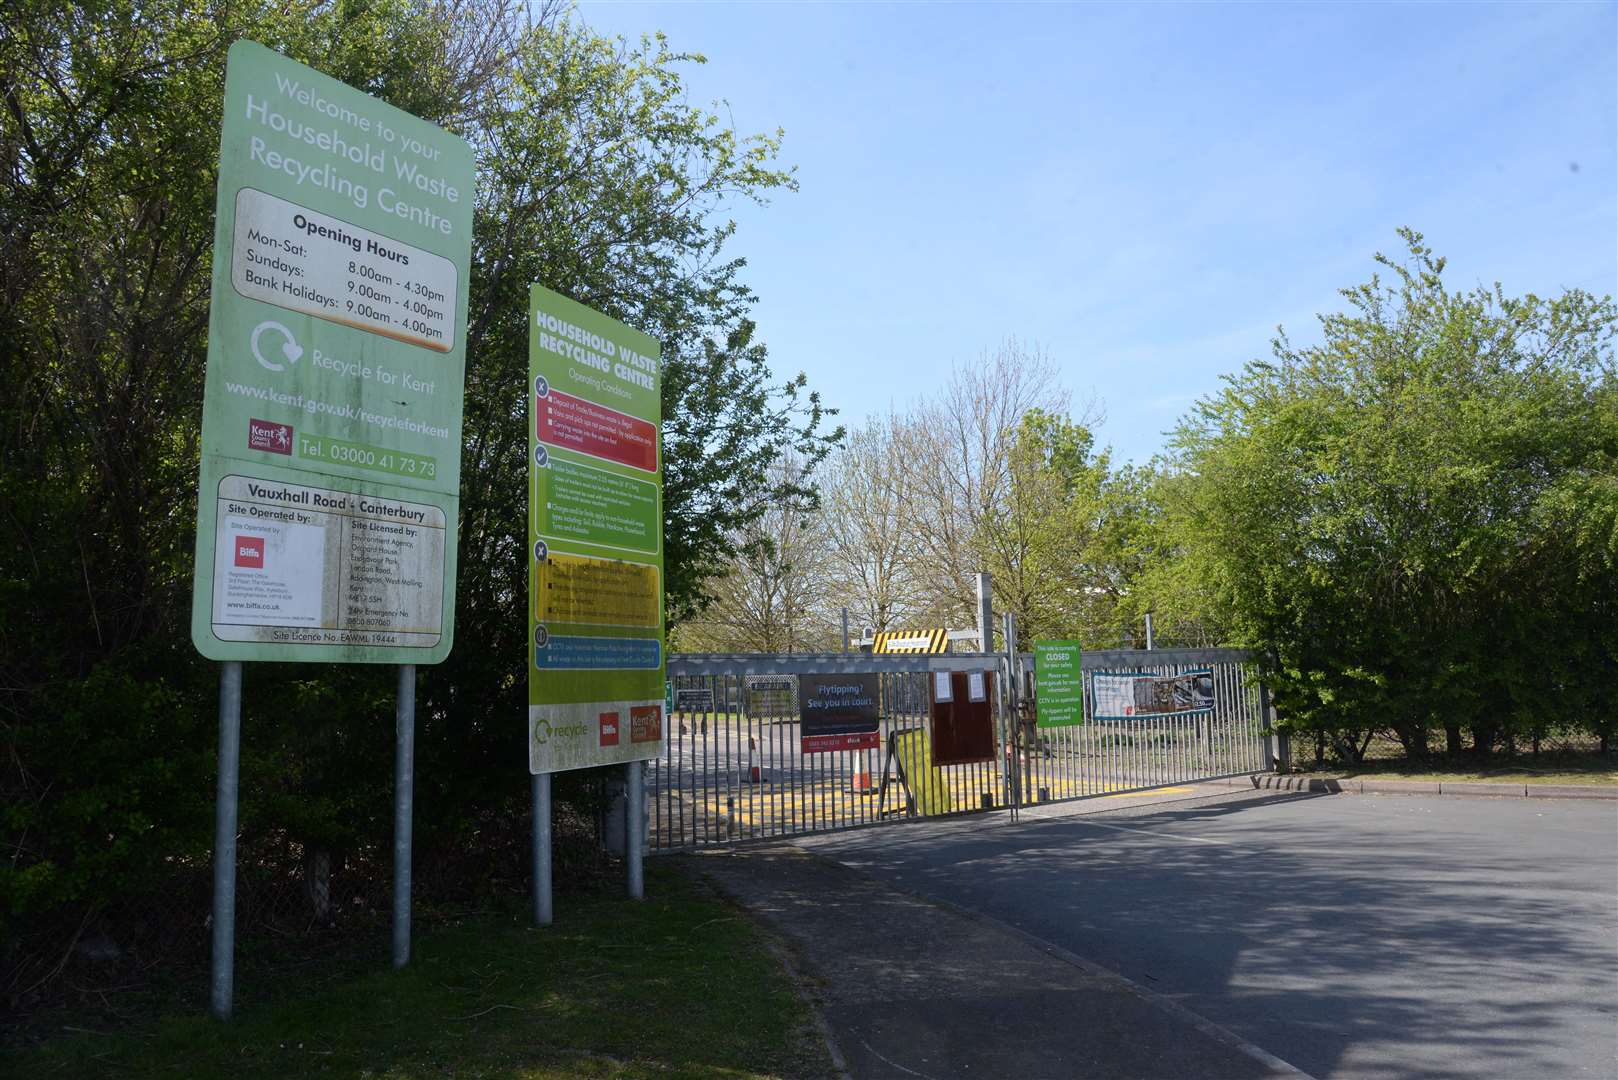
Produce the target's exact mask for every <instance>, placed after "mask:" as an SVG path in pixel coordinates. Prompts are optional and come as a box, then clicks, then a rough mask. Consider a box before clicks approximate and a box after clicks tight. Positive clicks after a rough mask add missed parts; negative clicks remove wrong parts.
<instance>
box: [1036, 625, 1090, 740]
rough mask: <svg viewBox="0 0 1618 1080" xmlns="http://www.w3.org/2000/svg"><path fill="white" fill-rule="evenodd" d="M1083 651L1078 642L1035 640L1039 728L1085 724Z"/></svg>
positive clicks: (1037, 718)
mask: <svg viewBox="0 0 1618 1080" xmlns="http://www.w3.org/2000/svg"><path fill="white" fill-rule="evenodd" d="M1082 660H1083V654H1082V653H1081V652H1080V650H1079V643H1078V642H1077V641H1036V642H1034V701H1035V702H1036V704H1037V706H1038V715H1037V717H1036V719H1035V724H1036V725H1037V726H1039V727H1073V726H1075V725H1078V724H1083V723H1084V672H1083V671H1082V670H1081V668H1080V664H1081V661H1082Z"/></svg>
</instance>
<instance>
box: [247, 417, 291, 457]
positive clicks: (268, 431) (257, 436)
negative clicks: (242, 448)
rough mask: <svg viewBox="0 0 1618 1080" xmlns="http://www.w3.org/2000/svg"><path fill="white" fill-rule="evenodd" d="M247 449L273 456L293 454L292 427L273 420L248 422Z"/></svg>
mask: <svg viewBox="0 0 1618 1080" xmlns="http://www.w3.org/2000/svg"><path fill="white" fill-rule="evenodd" d="M247 448H248V449H249V450H268V451H269V452H270V453H272V454H286V455H288V456H291V454H292V426H291V425H290V424H277V423H276V422H275V421H273V420H248V421H247Z"/></svg>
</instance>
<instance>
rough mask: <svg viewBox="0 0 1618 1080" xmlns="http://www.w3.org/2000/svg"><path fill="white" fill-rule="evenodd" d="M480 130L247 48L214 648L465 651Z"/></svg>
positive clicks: (208, 445)
mask: <svg viewBox="0 0 1618 1080" xmlns="http://www.w3.org/2000/svg"><path fill="white" fill-rule="evenodd" d="M472 178H473V161H472V150H471V148H470V147H469V146H467V144H466V143H465V141H463V140H462V139H460V138H458V137H457V136H455V135H451V134H450V133H449V132H447V131H444V130H442V129H440V128H437V127H434V126H433V125H432V124H429V123H427V122H426V121H424V120H421V119H419V118H417V117H414V116H411V115H410V114H408V113H405V112H401V111H400V110H398V109H396V108H394V107H393V106H391V105H387V104H384V103H383V102H380V101H378V100H376V99H375V98H372V97H370V96H368V95H366V94H363V93H361V92H360V91H358V90H355V89H353V88H352V87H349V86H345V85H343V84H342V83H340V82H337V81H336V80H334V79H330V78H328V77H326V76H325V75H322V74H320V73H319V72H317V71H314V70H312V69H310V68H307V67H304V66H303V65H302V64H298V63H295V62H294V61H291V60H288V59H287V58H286V57H284V56H281V55H280V54H279V53H275V52H272V51H271V50H269V49H266V48H264V47H263V46H262V45H258V44H255V43H254V42H251V41H238V42H237V43H236V44H235V45H233V46H231V50H230V57H229V62H228V66H227V68H226V75H225V113H224V127H223V131H222V134H221V137H220V148H219V194H218V208H217V222H216V226H215V234H214V262H213V306H212V311H211V314H210V317H209V325H208V370H207V389H206V392H205V394H206V396H205V398H204V401H203V412H202V475H201V481H200V485H199V490H198V505H197V561H196V574H195V579H194V582H195V586H194V592H193V602H192V609H191V637H192V640H193V641H194V642H195V643H196V646H197V649H198V650H199V651H200V652H201V653H202V654H203V655H204V656H207V657H209V658H210V659H214V660H324V661H338V662H369V663H405V664H433V663H437V662H438V661H440V660H442V659H444V657H445V656H447V655H448V654H449V650H450V644H451V641H452V636H453V625H452V624H453V618H454V611H455V527H456V521H457V518H458V502H459V491H460V471H461V470H460V465H461V452H460V447H461V408H462V399H463V384H464V381H465V380H464V376H465V368H466V345H465V337H466V332H465V329H466V302H467V274H468V271H469V267H470V261H471V236H472Z"/></svg>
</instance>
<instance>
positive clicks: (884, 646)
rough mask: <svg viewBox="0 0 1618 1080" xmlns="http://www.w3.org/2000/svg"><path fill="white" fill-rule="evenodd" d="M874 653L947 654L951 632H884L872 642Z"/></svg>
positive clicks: (937, 629) (932, 630)
mask: <svg viewBox="0 0 1618 1080" xmlns="http://www.w3.org/2000/svg"><path fill="white" fill-rule="evenodd" d="M871 651H872V652H873V653H945V652H949V631H948V630H945V629H944V628H943V627H941V626H939V627H934V628H933V629H931V630H884V631H883V632H882V633H880V634H877V635H876V637H875V639H874V640H873V641H872V642H871Z"/></svg>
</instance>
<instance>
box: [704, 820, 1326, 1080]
mask: <svg viewBox="0 0 1618 1080" xmlns="http://www.w3.org/2000/svg"><path fill="white" fill-rule="evenodd" d="M686 861H687V864H688V865H690V866H691V867H693V868H694V869H695V870H696V871H697V872H699V873H701V874H704V875H705V876H706V877H708V879H709V880H710V881H712V882H713V883H714V884H716V885H717V886H718V887H719V888H720V889H721V890H722V891H723V892H725V893H726V894H728V895H729V896H730V897H731V898H732V899H734V900H735V901H736V902H737V903H739V904H740V905H741V906H743V907H744V908H746V909H748V910H749V911H751V912H752V913H753V914H754V915H755V916H756V917H757V918H759V919H760V920H761V921H762V922H763V923H764V924H765V926H766V927H767V929H768V930H770V931H771V932H772V933H774V934H775V935H776V936H777V937H778V938H779V939H780V940H782V941H783V942H784V943H785V945H786V946H787V949H788V950H789V952H790V953H791V954H792V960H793V963H794V965H795V966H797V967H798V968H799V969H800V972H801V973H802V974H803V975H804V976H807V979H806V981H807V983H808V985H809V990H810V993H811V996H812V997H813V998H814V999H816V1004H817V1005H818V1006H819V1009H820V1011H821V1014H822V1016H823V1017H824V1019H825V1021H826V1024H827V1025H828V1027H829V1028H830V1035H831V1040H832V1042H833V1044H834V1047H835V1049H836V1051H837V1052H838V1053H839V1054H840V1056H841V1057H842V1059H843V1064H844V1066H845V1068H846V1070H847V1072H848V1074H849V1075H851V1076H854V1077H860V1078H864V1077H872V1078H883V1080H886V1078H899V1080H903V1078H907V1077H922V1078H927V1080H946V1078H957V1077H960V1078H965V1077H985V1078H987V1077H1016V1078H1020V1080H1039V1078H1044V1077H1105V1078H1109V1080H1112V1078H1116V1080H1127V1078H1132V1077H1138V1078H1142V1080H1171V1078H1179V1077H1185V1078H1197V1080H1220V1078H1229V1080H1237V1078H1246V1077H1281V1076H1292V1077H1297V1076H1300V1075H1301V1074H1300V1073H1298V1072H1297V1071H1296V1070H1294V1069H1292V1068H1291V1067H1290V1066H1288V1065H1287V1064H1286V1063H1285V1062H1282V1061H1280V1060H1279V1059H1276V1058H1273V1057H1270V1056H1269V1055H1268V1054H1266V1053H1264V1052H1263V1051H1262V1050H1259V1049H1258V1048H1256V1047H1252V1046H1249V1045H1248V1044H1246V1043H1244V1042H1243V1041H1242V1040H1240V1039H1239V1038H1237V1037H1236V1036H1235V1035H1232V1034H1231V1033H1229V1032H1227V1031H1225V1030H1224V1029H1222V1028H1219V1027H1216V1026H1215V1025H1213V1024H1212V1023H1210V1022H1208V1021H1206V1020H1203V1019H1202V1018H1200V1017H1198V1016H1196V1015H1195V1014H1192V1013H1190V1012H1188V1011H1187V1010H1185V1009H1184V1008H1182V1007H1180V1006H1178V1005H1175V1004H1173V1003H1172V1002H1169V1001H1168V1000H1167V999H1162V998H1158V997H1157V996H1156V995H1154V994H1153V993H1152V992H1151V991H1148V990H1145V989H1142V988H1140V987H1137V986H1135V985H1134V984H1132V983H1130V982H1128V981H1127V980H1125V979H1123V978H1122V977H1120V976H1118V975H1116V974H1113V973H1112V972H1108V971H1106V970H1104V969H1102V968H1099V967H1097V966H1095V965H1092V964H1089V963H1088V962H1086V961H1083V960H1081V959H1079V958H1078V957H1074V956H1071V955H1068V954H1065V953H1063V952H1062V951H1061V950H1059V949H1056V948H1054V947H1052V946H1048V945H1044V944H1042V943H1038V942H1035V941H1034V940H1033V939H1031V938H1027V937H1025V936H1022V935H1020V934H1018V933H1017V932H1016V931H1014V930H1011V929H1010V928H1008V927H1004V926H1002V925H1000V924H998V923H995V922H993V921H991V920H986V919H983V918H981V917H975V916H972V915H970V914H968V913H966V912H964V911H962V910H959V909H956V908H953V907H950V906H947V905H944V904H941V903H938V902H934V901H931V900H927V899H924V898H921V897H919V896H916V895H914V894H911V893H908V892H905V891H902V890H900V889H898V888H895V887H894V886H892V885H888V884H884V883H883V882H881V881H879V880H878V879H876V878H874V877H871V876H869V875H866V874H864V873H861V872H859V871H857V870H852V869H850V868H848V867H846V866H843V865H840V864H838V863H836V862H833V861H831V860H829V859H825V858H821V857H819V856H816V855H812V854H810V853H808V852H805V851H803V850H801V849H799V848H797V847H794V846H792V845H790V844H779V845H773V846H750V847H743V848H737V849H729V850H724V851H719V852H714V853H708V854H702V855H694V856H689V857H687V860H686Z"/></svg>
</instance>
